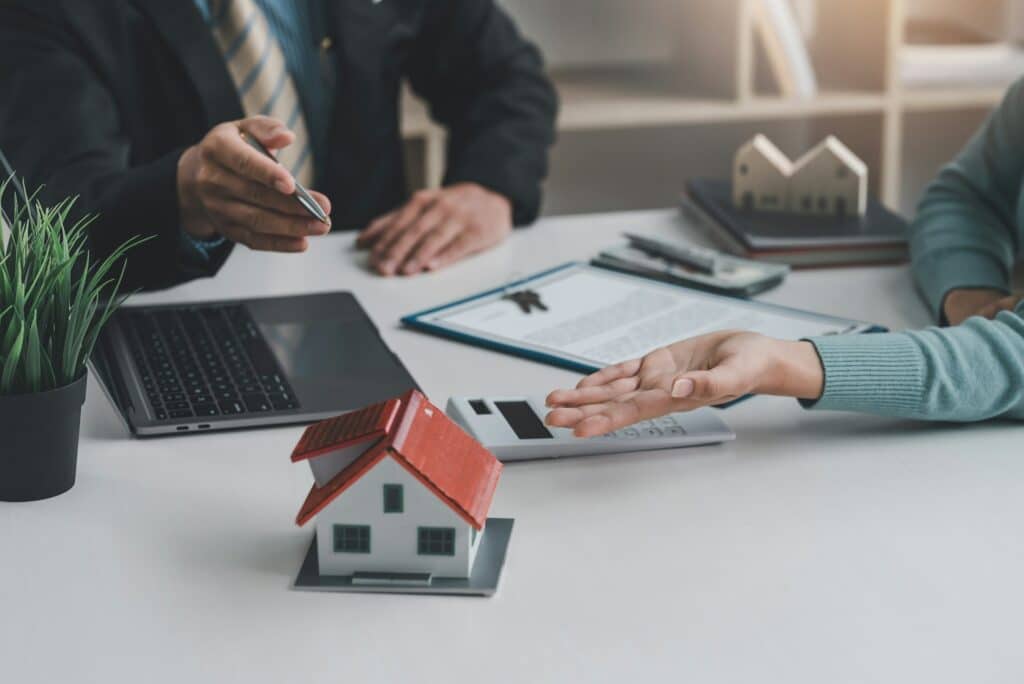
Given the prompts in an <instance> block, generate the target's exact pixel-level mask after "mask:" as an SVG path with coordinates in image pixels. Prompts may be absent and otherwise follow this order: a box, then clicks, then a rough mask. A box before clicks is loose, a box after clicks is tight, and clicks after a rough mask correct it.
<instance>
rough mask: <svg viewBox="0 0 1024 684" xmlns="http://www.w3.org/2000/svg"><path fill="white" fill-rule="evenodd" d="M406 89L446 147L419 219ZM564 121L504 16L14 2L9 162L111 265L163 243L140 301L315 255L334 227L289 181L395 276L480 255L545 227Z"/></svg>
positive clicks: (346, 3) (1, 118) (119, 0)
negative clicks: (441, 174) (546, 181)
mask: <svg viewBox="0 0 1024 684" xmlns="http://www.w3.org/2000/svg"><path fill="white" fill-rule="evenodd" d="M403 79H407V80H408V82H409V84H410V85H411V87H412V89H413V90H414V91H415V92H416V93H418V94H419V95H420V96H422V97H423V98H424V99H425V100H426V101H427V103H428V104H429V106H430V111H431V114H432V116H433V117H434V118H435V119H436V120H438V121H439V122H440V123H442V124H443V125H444V126H445V127H446V128H447V130H448V149H447V158H448V167H447V171H446V175H445V178H444V183H443V186H442V188H440V189H437V190H430V191H425V192H421V193H417V194H415V195H414V196H413V197H412V198H411V199H409V198H408V197H407V191H406V181H405V177H404V172H403V154H402V144H401V137H400V129H399V103H400V83H401V82H402V81H403ZM556 108H557V105H556V97H555V94H554V91H553V89H552V87H551V85H550V83H549V81H548V80H547V79H546V77H545V76H544V74H543V67H542V62H541V58H540V55H539V53H538V52H537V50H536V49H535V48H534V47H533V46H532V45H531V44H529V43H528V42H526V41H525V40H524V39H523V38H522V37H521V36H520V35H519V33H518V32H517V30H516V28H515V26H514V25H513V23H512V21H511V20H510V19H509V18H508V16H507V15H506V14H505V13H504V12H503V11H502V10H500V9H499V8H498V7H497V5H496V4H495V1H494V0H0V148H2V149H4V150H5V151H6V152H7V154H8V156H9V157H10V159H11V161H12V163H13V165H14V167H15V168H16V170H17V171H18V173H19V174H21V175H23V176H24V177H25V178H26V180H27V182H28V184H29V185H30V186H31V187H35V186H39V185H44V186H45V190H44V192H43V195H42V196H43V198H44V200H56V199H60V198H63V197H68V196H78V197H79V200H78V204H77V207H76V211H78V212H79V213H81V214H86V213H88V214H92V213H95V214H98V215H99V219H98V220H97V221H96V222H95V223H94V224H92V226H91V228H90V244H91V247H92V249H94V250H95V251H96V252H97V253H99V254H106V253H109V252H110V251H111V250H112V249H113V248H114V247H115V246H116V245H117V244H119V243H120V242H122V241H124V240H125V239H126V238H128V237H129V236H132V235H136V234H140V235H152V236H155V237H154V239H152V240H150V241H149V242H148V243H147V244H146V245H144V246H143V247H141V248H138V249H137V250H136V251H135V252H134V253H133V255H132V256H131V258H130V262H129V273H128V280H129V282H130V283H131V284H133V285H136V286H145V287H160V286H166V285H170V284H174V283H177V282H181V281H183V280H187V279H190V278H195V277H201V276H209V275H213V274H214V273H216V271H217V270H218V269H219V267H220V266H221V265H222V264H223V263H224V260H225V259H226V258H227V256H228V254H229V252H230V250H231V249H232V247H233V245H234V244H235V243H241V244H243V245H246V246H248V247H250V248H253V249H261V250H275V251H281V252H295V251H302V250H304V249H306V248H307V246H308V244H309V240H308V238H310V237H313V236H316V235H320V234H322V233H323V232H326V230H327V228H328V226H326V225H324V224H322V223H319V222H317V221H315V220H313V219H312V218H311V217H310V216H309V215H308V214H307V213H305V211H304V210H303V209H302V208H301V207H300V206H299V205H298V203H297V202H296V201H295V200H294V198H292V197H289V195H290V194H291V193H292V192H293V190H294V187H295V183H296V181H299V182H303V183H304V184H305V183H311V185H312V187H314V188H316V189H317V190H318V191H319V192H314V193H313V196H314V198H315V199H316V201H317V202H319V203H320V205H321V206H322V207H323V208H324V209H325V211H327V212H328V213H329V214H330V215H331V223H332V225H333V227H335V228H342V229H362V233H361V234H360V236H359V240H358V244H360V245H362V246H364V247H366V248H368V249H370V250H371V258H370V262H371V264H372V266H373V267H374V268H375V269H376V270H377V271H378V272H380V273H381V274H383V275H392V274H406V275H411V274H414V273H418V272H421V271H424V270H432V269H436V268H441V267H443V266H445V265H447V264H449V263H451V262H452V261H455V260H457V259H459V258H461V257H464V256H466V255H469V254H472V253H474V252H478V251H481V250H483V249H487V248H488V247H491V246H493V245H494V244H497V243H498V242H500V241H501V240H502V239H503V238H504V237H505V236H506V235H507V234H508V233H509V231H510V230H511V227H512V225H513V224H517V225H518V224H525V223H529V222H531V221H532V220H534V218H535V217H536V216H537V213H538V210H539V205H540V183H541V181H542V179H543V178H544V176H545V174H546V170H547V152H548V148H549V146H550V144H551V143H552V140H553V136H554V133H553V129H554V117H555V112H556ZM243 134H244V135H249V136H252V137H254V138H256V139H258V140H260V141H261V142H262V143H263V144H264V145H265V146H266V147H268V148H270V149H272V150H273V151H274V152H275V154H276V155H277V157H278V161H279V162H280V163H276V162H274V161H273V160H270V159H268V158H266V157H265V156H262V155H261V154H260V153H258V152H257V151H255V150H254V149H253V148H252V147H250V146H249V145H247V144H246V141H245V140H244V138H243Z"/></svg>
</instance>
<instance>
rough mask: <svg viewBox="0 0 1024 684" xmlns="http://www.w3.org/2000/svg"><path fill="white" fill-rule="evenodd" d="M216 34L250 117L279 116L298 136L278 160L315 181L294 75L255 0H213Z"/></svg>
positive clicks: (304, 181) (309, 182) (296, 174)
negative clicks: (259, 115) (261, 115)
mask: <svg viewBox="0 0 1024 684" xmlns="http://www.w3.org/2000/svg"><path fill="white" fill-rule="evenodd" d="M210 9H211V12H212V15H213V18H214V20H213V36H214V39H215V40H216V42H217V45H218V46H219V47H220V51H221V53H222V54H223V55H224V61H225V62H226V63H227V67H228V71H229V72H230V73H231V78H232V80H234V82H235V87H236V88H238V97H239V99H241V101H242V108H243V109H244V110H245V115H246V116H256V115H257V114H263V115H264V116H269V117H273V118H275V119H277V120H279V121H283V122H284V124H285V125H286V126H287V127H288V128H289V129H290V130H291V131H292V132H293V133H294V134H295V142H294V143H292V144H291V145H289V146H288V147H286V148H285V149H283V150H280V151H279V152H278V155H277V158H278V161H280V162H281V164H283V165H284V167H285V168H287V169H288V170H290V171H291V172H292V175H293V176H294V177H295V180H297V181H298V182H299V183H302V184H303V185H306V186H309V185H312V183H313V150H312V147H311V145H310V138H309V130H308V129H307V128H306V119H305V116H304V114H303V111H302V103H301V102H300V101H299V97H298V94H297V93H296V91H295V83H294V82H293V81H292V78H291V75H290V74H289V73H288V65H287V64H286V62H285V59H284V52H283V51H282V50H281V46H280V45H278V43H277V40H276V39H275V38H274V35H273V33H272V32H271V30H270V26H269V24H268V23H267V18H266V17H265V16H264V15H263V12H262V11H261V10H260V8H259V7H258V6H257V5H256V3H255V2H254V0H215V1H214V2H211V3H210Z"/></svg>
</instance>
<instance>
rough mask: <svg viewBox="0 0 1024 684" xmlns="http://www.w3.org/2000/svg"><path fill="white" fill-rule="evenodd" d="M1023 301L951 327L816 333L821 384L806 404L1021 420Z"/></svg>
mask: <svg viewBox="0 0 1024 684" xmlns="http://www.w3.org/2000/svg"><path fill="white" fill-rule="evenodd" d="M1022 315H1024V304H1022V305H1021V306H1019V307H1018V308H1017V311H1016V312H1015V313H1010V312H1004V313H1001V314H999V316H998V317H997V318H996V319H995V320H991V321H990V320H986V319H983V318H977V317H976V318H972V319H970V320H968V321H966V322H965V323H963V324H962V325H959V326H956V327H953V328H929V329H927V330H922V331H917V332H901V333H884V334H868V335H837V336H831V337H817V338H812V339H810V340H809V341H810V342H811V343H812V344H813V345H814V347H815V348H816V349H817V351H818V356H819V357H820V358H821V363H822V367H823V368H824V370H825V389H824V392H823V394H822V396H821V398H820V399H818V400H817V401H815V402H801V403H803V405H804V406H805V407H806V408H813V409H822V410H836V411H859V412H862V413H874V414H877V415H885V416H895V417H900V418H914V419H921V420H945V421H962V422H969V421H979V420H986V419H989V418H997V417H1004V418H1014V419H1017V420H1024V318H1022Z"/></svg>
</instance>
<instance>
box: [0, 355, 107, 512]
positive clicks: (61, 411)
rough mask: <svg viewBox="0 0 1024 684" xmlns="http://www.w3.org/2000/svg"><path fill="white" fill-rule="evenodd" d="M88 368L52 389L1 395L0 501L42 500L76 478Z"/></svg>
mask: <svg viewBox="0 0 1024 684" xmlns="http://www.w3.org/2000/svg"><path fill="white" fill-rule="evenodd" d="M87 376H88V374H83V375H82V377H80V378H79V379H78V380H75V381H74V382H73V383H71V384H70V385H64V386H63V387H58V388H57V389H53V390H49V391H48V392H37V393H35V394H12V395H7V396H0V501H38V500H40V499H48V498H50V497H51V496H57V495H58V494H63V493H64V492H66V491H68V490H69V489H71V487H72V486H73V485H74V484H75V469H76V466H77V464H78V425H79V423H80V422H81V419H82V404H83V403H84V402H85V384H86V378H87Z"/></svg>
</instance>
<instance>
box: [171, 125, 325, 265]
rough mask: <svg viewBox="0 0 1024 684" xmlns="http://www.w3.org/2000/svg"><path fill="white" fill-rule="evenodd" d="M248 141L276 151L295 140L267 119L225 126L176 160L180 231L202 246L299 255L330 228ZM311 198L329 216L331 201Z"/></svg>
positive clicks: (292, 182) (315, 194)
mask: <svg viewBox="0 0 1024 684" xmlns="http://www.w3.org/2000/svg"><path fill="white" fill-rule="evenodd" d="M243 132H244V133H245V134H246V135H251V136H253V137H254V138H256V139H257V140H259V141H260V142H261V143H263V145H264V146H265V147H266V148H267V149H269V150H271V151H276V150H280V149H282V148H284V147H287V146H288V145H290V144H291V143H292V141H293V140H294V136H293V135H292V133H291V131H289V130H288V129H287V128H285V126H284V124H282V123H281V122H280V121H277V120H275V119H271V118H268V117H265V116H255V117H252V118H249V119H243V120H242V121H235V122H231V123H223V124H220V125H219V126H216V127H215V128H214V129H213V130H211V131H210V132H209V133H208V134H207V135H206V137H205V138H203V140H202V141H201V142H200V143H199V144H198V145H195V146H193V147H190V148H188V149H187V150H185V152H184V153H183V154H182V155H181V159H179V160H178V202H179V204H180V206H181V217H182V227H183V228H184V229H185V231H186V232H187V233H188V234H189V235H192V236H193V237H196V238H198V239H201V240H208V239H211V238H214V237H216V236H218V235H223V236H224V237H226V238H227V239H229V240H232V241H234V242H240V243H241V244H243V245H246V246H247V247H249V248H251V249H258V250H268V251H274V252H302V251H305V249H306V248H307V247H308V244H307V242H306V238H307V237H308V236H311V235H323V234H324V233H326V232H327V231H328V230H329V229H330V227H329V226H326V225H324V224H323V223H321V222H320V221H318V220H316V219H314V218H312V217H311V216H310V215H309V214H308V213H307V212H306V210H305V209H303V208H302V205H300V204H299V203H298V202H297V201H296V200H295V198H294V197H292V193H293V192H295V179H294V178H292V176H291V174H290V173H289V172H288V170H287V169H285V168H284V167H283V166H281V165H280V164H278V163H276V162H275V161H274V160H272V159H269V158H268V157H266V156H264V155H262V154H260V153H259V152H257V151H256V150H254V149H253V148H252V147H250V146H249V145H248V144H247V143H246V142H245V140H244V139H243V138H242V133H243ZM309 194H310V195H312V196H313V198H314V199H315V200H316V201H317V202H318V203H319V204H320V206H321V207H323V209H324V211H325V212H327V213H328V214H330V212H331V203H330V201H329V200H328V199H327V198H326V197H324V196H323V195H321V194H320V193H318V192H312V191H310V193H309Z"/></svg>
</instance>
